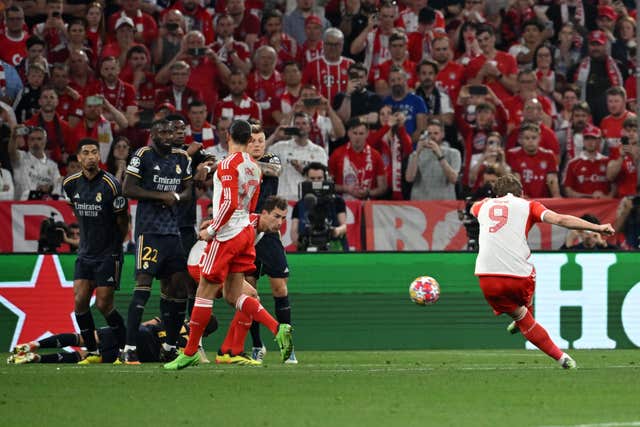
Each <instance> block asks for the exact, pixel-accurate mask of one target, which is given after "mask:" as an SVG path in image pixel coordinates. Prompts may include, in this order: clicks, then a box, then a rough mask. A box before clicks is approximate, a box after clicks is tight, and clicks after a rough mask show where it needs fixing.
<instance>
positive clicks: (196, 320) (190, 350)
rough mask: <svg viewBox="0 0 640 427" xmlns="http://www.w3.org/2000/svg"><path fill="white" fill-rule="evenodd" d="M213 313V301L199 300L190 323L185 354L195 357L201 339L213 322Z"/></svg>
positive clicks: (196, 302) (194, 307)
mask: <svg viewBox="0 0 640 427" xmlns="http://www.w3.org/2000/svg"><path fill="white" fill-rule="evenodd" d="M212 311H213V300H210V299H206V298H197V297H196V301H195V305H194V306H193V311H192V312H191V321H190V322H189V339H188V340H187V345H186V346H185V348H184V354H186V355H187V356H193V355H194V354H196V352H197V351H198V345H199V344H200V338H202V333H203V332H204V330H205V328H206V327H207V324H208V323H209V320H211V312H212Z"/></svg>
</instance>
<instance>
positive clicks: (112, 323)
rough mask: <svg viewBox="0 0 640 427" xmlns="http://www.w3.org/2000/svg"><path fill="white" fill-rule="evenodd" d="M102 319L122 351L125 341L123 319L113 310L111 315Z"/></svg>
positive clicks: (125, 328)
mask: <svg viewBox="0 0 640 427" xmlns="http://www.w3.org/2000/svg"><path fill="white" fill-rule="evenodd" d="M104 319H105V320H106V321H107V325H109V327H111V330H112V331H113V334H114V335H115V336H116V340H117V341H118V348H119V349H121V350H122V349H123V348H124V345H125V343H126V341H127V327H126V326H125V325H124V319H123V318H122V316H121V315H120V313H119V312H118V310H116V309H115V308H114V309H113V310H111V313H109V314H107V315H106V316H105V317H104Z"/></svg>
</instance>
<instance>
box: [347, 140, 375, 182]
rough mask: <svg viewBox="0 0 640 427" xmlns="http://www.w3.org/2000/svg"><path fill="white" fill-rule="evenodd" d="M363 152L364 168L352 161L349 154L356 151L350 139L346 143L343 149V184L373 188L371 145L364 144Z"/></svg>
mask: <svg viewBox="0 0 640 427" xmlns="http://www.w3.org/2000/svg"><path fill="white" fill-rule="evenodd" d="M362 151H363V152H364V154H365V164H364V168H359V167H358V166H357V164H355V163H352V161H351V159H350V156H352V155H354V154H355V153H356V152H355V151H354V150H353V148H352V147H351V141H349V142H348V143H347V148H346V150H345V152H344V153H345V157H344V162H343V164H342V183H343V185H355V186H356V187H358V188H360V189H363V190H366V189H369V190H370V189H371V188H373V185H372V184H373V178H374V177H373V156H372V154H371V147H370V146H369V145H368V144H365V146H364V149H363V150H362ZM367 173H369V174H368V175H369V176H368V177H367Z"/></svg>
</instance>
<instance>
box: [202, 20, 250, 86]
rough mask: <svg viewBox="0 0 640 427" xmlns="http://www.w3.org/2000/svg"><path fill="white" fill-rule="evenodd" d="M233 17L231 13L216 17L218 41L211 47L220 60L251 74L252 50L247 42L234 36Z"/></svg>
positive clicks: (230, 66)
mask: <svg viewBox="0 0 640 427" xmlns="http://www.w3.org/2000/svg"><path fill="white" fill-rule="evenodd" d="M233 29H234V28H233V18H232V17H231V16H230V15H220V16H218V17H217V19H216V41H215V43H213V45H212V46H211V48H212V49H213V51H214V52H215V53H216V55H218V57H219V58H220V60H221V61H222V62H224V63H225V65H226V66H227V67H228V68H229V69H230V70H232V69H234V68H235V69H238V70H241V71H242V72H243V73H244V74H249V73H250V72H251V68H252V66H253V64H251V52H249V47H248V46H247V44H246V43H244V42H241V41H237V40H235V39H234V38H233Z"/></svg>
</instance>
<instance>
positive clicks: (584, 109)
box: [558, 101, 591, 164]
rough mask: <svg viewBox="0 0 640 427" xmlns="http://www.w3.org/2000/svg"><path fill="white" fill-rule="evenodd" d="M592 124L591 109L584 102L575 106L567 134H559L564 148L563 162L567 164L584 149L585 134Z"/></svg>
mask: <svg viewBox="0 0 640 427" xmlns="http://www.w3.org/2000/svg"><path fill="white" fill-rule="evenodd" d="M590 123H591V109H590V108H589V104H587V103H586V102H584V101H581V102H578V103H577V104H575V105H574V106H573V110H572V112H571V123H570V126H569V127H567V128H566V130H565V132H559V133H558V136H559V138H558V139H559V142H560V143H561V146H562V152H563V160H562V163H563V164H566V163H567V162H568V161H569V160H571V159H573V158H574V157H576V156H578V155H579V154H580V153H581V152H582V149H583V147H584V138H583V135H582V134H583V132H584V130H585V129H586V128H587V126H589V125H590Z"/></svg>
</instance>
